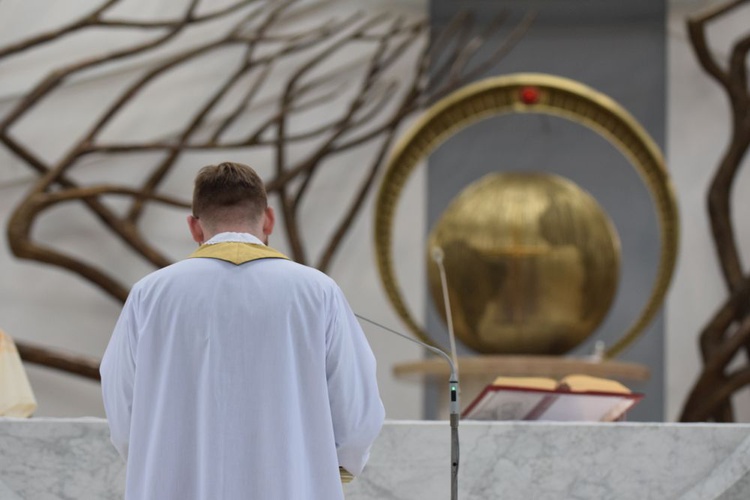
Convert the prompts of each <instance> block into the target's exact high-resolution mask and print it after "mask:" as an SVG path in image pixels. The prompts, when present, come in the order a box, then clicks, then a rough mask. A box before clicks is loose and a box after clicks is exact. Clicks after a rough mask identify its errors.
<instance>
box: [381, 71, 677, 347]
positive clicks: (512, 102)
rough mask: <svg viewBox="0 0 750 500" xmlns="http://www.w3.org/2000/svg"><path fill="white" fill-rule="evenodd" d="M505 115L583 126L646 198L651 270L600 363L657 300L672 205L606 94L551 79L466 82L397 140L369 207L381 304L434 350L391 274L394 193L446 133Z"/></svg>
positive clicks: (636, 329) (673, 252)
mask: <svg viewBox="0 0 750 500" xmlns="http://www.w3.org/2000/svg"><path fill="white" fill-rule="evenodd" d="M508 113H531V114H548V115H553V116H557V117H560V118H563V119H566V120H570V121H573V122H575V123H579V124H581V125H584V126H586V127H587V128H589V129H591V130H592V131H594V132H596V133H598V134H599V135H601V136H602V137H604V138H605V139H607V140H608V141H609V142H610V143H611V144H612V145H613V146H615V147H616V148H617V149H619V150H620V152H621V153H622V154H623V155H624V156H625V157H626V158H627V159H628V160H629V161H630V163H631V165H632V166H633V167H635V170H636V171H637V172H638V174H639V175H640V176H641V179H642V180H643V182H644V184H645V185H646V187H647V188H648V190H649V192H650V194H651V198H652V201H653V203H654V208H655V210H656V217H657V220H658V223H659V231H660V240H661V241H660V243H661V248H660V250H659V265H658V268H657V270H656V273H655V276H654V280H653V283H652V286H651V290H650V292H648V293H644V301H645V304H644V306H643V308H642V309H641V311H640V313H638V315H637V316H636V317H635V318H634V320H633V321H632V323H631V324H630V326H628V327H627V329H626V330H625V331H624V333H623V334H622V335H621V336H620V338H619V339H617V341H616V342H615V343H614V344H613V345H611V346H609V347H608V348H607V350H606V351H605V356H606V357H614V356H617V355H618V354H620V353H621V352H622V351H623V350H625V349H626V348H627V347H628V346H629V345H630V344H632V343H633V342H634V341H635V340H636V339H637V338H638V337H639V336H640V335H641V333H642V332H643V331H644V330H645V329H646V327H647V326H648V325H649V323H650V322H651V321H652V320H653V318H654V317H655V316H656V314H657V312H658V311H659V309H660V308H661V305H662V302H663V301H664V297H665V295H666V293H667V289H668V288H669V283H670V281H671V279H672V273H673V271H674V267H675V262H676V258H677V242H678V240H679V221H678V213H677V202H676V199H675V194H674V189H673V187H672V183H671V180H670V178H669V173H668V172H667V169H666V166H665V164H664V158H663V157H662V155H661V151H659V148H658V146H657V145H656V144H655V143H654V141H653V140H652V139H651V137H650V136H649V135H648V133H647V132H646V131H645V130H644V129H643V127H642V126H641V125H640V124H639V123H638V122H637V121H636V120H635V119H634V118H633V117H632V116H631V115H630V114H629V113H628V112H627V111H626V110H625V109H624V108H623V107H622V106H620V105H619V104H617V103H616V102H615V101H613V100H612V99H610V98H609V97H607V96H606V95H604V94H602V93H600V92H597V91H596V90H594V89H592V88H590V87H587V86H585V85H583V84H581V83H580V82H576V81H573V80H569V79H567V78H563V77H559V76H554V75H546V74H540V73H516V74H513V75H507V76H499V77H492V78H487V79H485V80H481V81H478V82H475V83H472V84H470V85H467V86H466V87H463V88H461V89H458V90H457V91H455V92H454V93H452V94H450V95H448V96H446V97H444V98H443V99H441V100H440V101H438V102H437V103H435V104H433V105H432V106H430V107H429V108H428V109H427V111H426V112H425V113H424V114H423V115H422V116H421V117H419V118H418V119H417V120H416V121H415V122H414V123H413V124H412V125H411V127H410V128H409V129H408V130H407V131H406V132H405V133H404V134H403V135H402V136H401V138H400V139H399V141H398V143H397V144H396V146H395V147H394V151H393V153H392V154H391V156H390V158H389V160H388V165H387V168H386V172H385V175H384V176H383V181H382V184H381V187H380V191H379V193H378V197H377V200H376V205H375V228H374V233H375V234H374V236H375V249H376V262H377V265H378V271H379V272H380V278H381V280H382V282H383V286H384V288H385V292H386V294H387V295H388V299H389V300H390V302H391V304H392V305H393V308H394V309H395V311H396V313H397V314H398V315H399V316H400V317H401V319H402V320H403V321H404V323H405V324H406V325H407V326H408V327H409V329H410V330H411V331H412V332H414V334H416V335H417V336H418V337H419V338H420V339H421V340H422V341H424V342H426V343H428V344H431V345H435V342H434V340H433V339H432V338H431V337H430V336H429V335H428V334H427V332H426V331H425V330H424V328H423V327H422V326H420V325H419V324H418V323H417V321H416V319H415V317H414V315H413V314H412V312H411V311H410V310H409V308H408V307H407V305H406V302H405V301H404V298H403V294H402V291H401V287H400V285H399V283H398V277H397V276H396V273H395V270H394V255H393V252H392V250H393V248H392V247H393V245H392V243H393V241H392V239H393V238H392V237H393V223H394V218H395V214H396V207H397V205H398V201H399V198H400V195H401V191H402V190H403V187H404V185H405V184H406V182H407V180H408V179H409V177H410V175H411V173H412V171H413V170H414V169H415V168H416V166H417V165H419V164H420V162H421V161H422V160H423V159H424V158H426V157H427V156H429V155H430V153H431V152H432V151H433V150H435V149H436V148H437V147H438V146H439V145H440V144H442V143H443V142H444V141H445V140H447V139H448V138H449V137H451V136H452V135H453V134H455V133H457V132H459V131H460V130H462V129H464V128H466V127H468V126H470V125H472V124H474V123H477V122H480V121H482V120H484V119H486V118H489V117H491V116H497V115H503V114H508ZM602 168H603V169H604V168H606V167H604V166H603V167H602ZM644 292H645V291H644Z"/></svg>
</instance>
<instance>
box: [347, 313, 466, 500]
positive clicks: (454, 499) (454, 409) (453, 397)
mask: <svg viewBox="0 0 750 500" xmlns="http://www.w3.org/2000/svg"><path fill="white" fill-rule="evenodd" d="M354 315H355V316H356V317H357V318H359V319H361V320H362V321H366V322H367V323H370V324H371V325H375V326H377V327H378V328H382V329H383V330H385V331H387V332H390V333H393V334H394V335H398V336H399V337H402V338H405V339H406V340H408V341H409V342H414V343H415V344H417V345H420V346H422V347H424V348H425V349H427V350H428V351H430V352H432V353H435V354H437V355H438V356H441V357H442V358H444V359H445V360H446V361H447V362H448V364H449V365H450V367H451V376H450V380H449V381H448V384H449V386H450V425H451V500H458V457H459V445H458V420H459V418H460V410H459V408H460V406H459V399H458V373H457V372H456V365H455V364H454V363H453V360H452V359H451V357H450V356H448V355H447V354H446V353H445V352H443V351H442V350H441V349H438V348H436V347H433V346H431V345H429V344H425V343H424V342H420V341H419V340H416V339H413V338H411V337H409V336H407V335H404V334H403V333H400V332H397V331H396V330H393V329H392V328H388V327H387V326H385V325H381V324H380V323H378V322H376V321H373V320H371V319H368V318H365V317H364V316H360V315H359V314H357V313H354Z"/></svg>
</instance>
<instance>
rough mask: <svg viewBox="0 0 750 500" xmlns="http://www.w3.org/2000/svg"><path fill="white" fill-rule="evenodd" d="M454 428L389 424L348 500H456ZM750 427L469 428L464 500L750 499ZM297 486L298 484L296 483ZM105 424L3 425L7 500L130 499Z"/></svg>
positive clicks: (0, 461) (0, 476)
mask: <svg viewBox="0 0 750 500" xmlns="http://www.w3.org/2000/svg"><path fill="white" fill-rule="evenodd" d="M449 436H450V430H449V427H448V424H447V422H402V421H391V422H387V423H386V425H385V427H384V428H383V431H382V433H381V435H380V437H379V438H378V441H377V442H376V444H375V446H374V448H373V450H372V456H371V458H370V462H369V464H368V466H367V468H366V469H365V472H364V474H363V475H362V476H360V477H357V478H355V479H354V481H353V482H352V483H350V484H348V485H345V487H344V490H345V492H346V498H347V500H440V499H448V498H450V489H449V485H450V473H449V471H450V465H449V456H450V443H449ZM749 437H750V425H746V424H724V425H718V424H657V423H653V424H651V423H625V422H620V423H615V424H600V423H551V422H545V423H541V422H528V423H527V422H496V423H486V422H466V421H465V422H462V424H461V427H460V439H461V465H460V471H459V498H460V499H461V500H480V499H482V500H487V499H493V500H494V499H500V498H502V499H503V500H513V499H523V500H530V499H534V500H539V499H596V500H601V499H638V500H642V499H659V500H666V499H684V500H703V499H720V500H735V499H736V500H739V499H747V498H750V474H749V473H750V439H749ZM290 480H293V479H290ZM123 484H124V464H123V463H122V461H121V460H120V458H119V457H118V456H117V454H116V452H115V451H114V449H113V448H112V447H111V445H110V444H109V434H108V430H107V426H106V422H105V421H104V420H101V419H93V418H92V419H46V418H45V419H42V418H38V419H30V420H21V419H0V500H19V499H21V500H57V499H76V500H87V499H91V500H105V499H116V498H122V489H123Z"/></svg>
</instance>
